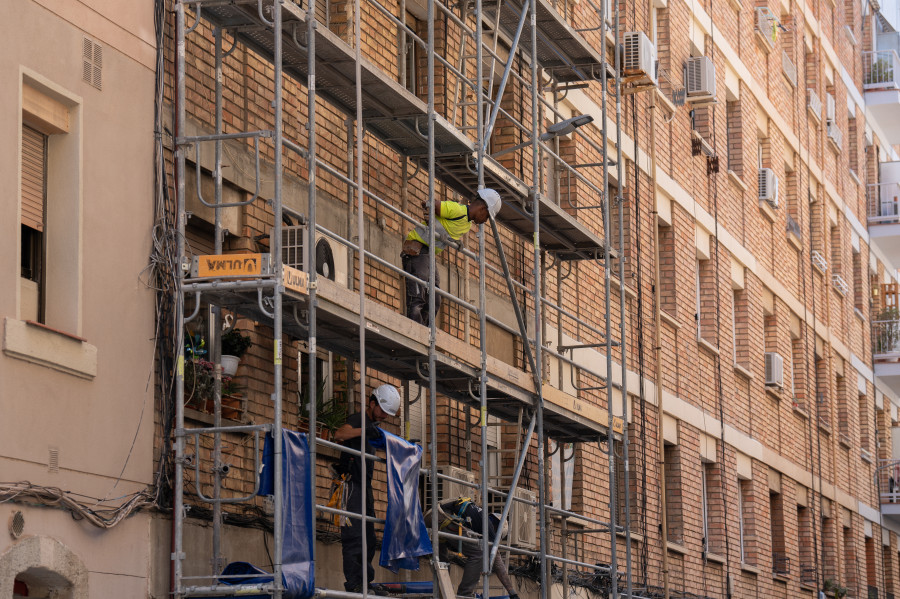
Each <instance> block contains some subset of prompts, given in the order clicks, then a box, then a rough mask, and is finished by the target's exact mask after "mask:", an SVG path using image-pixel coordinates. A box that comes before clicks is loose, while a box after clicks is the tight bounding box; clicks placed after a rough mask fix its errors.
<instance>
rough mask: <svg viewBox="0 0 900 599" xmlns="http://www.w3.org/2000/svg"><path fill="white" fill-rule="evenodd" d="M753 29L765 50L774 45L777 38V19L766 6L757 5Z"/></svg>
mask: <svg viewBox="0 0 900 599" xmlns="http://www.w3.org/2000/svg"><path fill="white" fill-rule="evenodd" d="M755 29H756V34H757V35H758V36H759V39H760V40H762V42H763V44H764V47H765V48H766V50H771V49H772V48H774V47H775V41H776V40H777V39H778V19H776V18H775V15H774V14H773V13H772V11H771V10H769V8H768V7H766V6H758V7H757V8H756V27H755Z"/></svg>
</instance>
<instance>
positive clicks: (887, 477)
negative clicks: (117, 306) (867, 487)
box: [875, 460, 900, 505]
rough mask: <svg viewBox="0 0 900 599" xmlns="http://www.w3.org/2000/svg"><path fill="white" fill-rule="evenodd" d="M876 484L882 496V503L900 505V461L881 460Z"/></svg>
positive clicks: (876, 474)
mask: <svg viewBox="0 0 900 599" xmlns="http://www.w3.org/2000/svg"><path fill="white" fill-rule="evenodd" d="M875 482H876V484H877V485H878V493H879V494H880V495H881V503H896V504H898V505H900V460H879V461H878V468H877V469H876V470H875Z"/></svg>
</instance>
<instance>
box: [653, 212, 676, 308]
mask: <svg viewBox="0 0 900 599" xmlns="http://www.w3.org/2000/svg"><path fill="white" fill-rule="evenodd" d="M657 236H658V239H659V286H660V302H661V304H662V305H661V306H660V307H661V308H662V309H663V311H664V312H666V313H667V314H669V315H670V316H677V315H678V302H677V286H676V284H675V283H676V280H677V277H676V268H675V228H674V227H671V226H667V225H664V224H662V223H658V224H657Z"/></svg>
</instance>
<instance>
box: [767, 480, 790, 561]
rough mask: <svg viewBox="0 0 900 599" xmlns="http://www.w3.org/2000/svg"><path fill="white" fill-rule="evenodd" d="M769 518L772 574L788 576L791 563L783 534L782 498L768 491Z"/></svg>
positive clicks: (778, 494) (776, 493)
mask: <svg viewBox="0 0 900 599" xmlns="http://www.w3.org/2000/svg"><path fill="white" fill-rule="evenodd" d="M769 517H770V521H771V526H772V572H773V573H774V574H783V575H787V574H790V573H791V562H790V559H789V558H788V554H787V548H786V546H785V534H784V496H783V495H782V494H781V493H778V492H777V491H769Z"/></svg>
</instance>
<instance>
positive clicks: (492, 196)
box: [478, 187, 503, 218]
mask: <svg viewBox="0 0 900 599" xmlns="http://www.w3.org/2000/svg"><path fill="white" fill-rule="evenodd" d="M478 197H480V198H481V199H482V200H484V203H485V204H487V209H488V212H490V213H491V218H497V213H498V212H500V206H501V205H502V204H503V202H502V201H501V200H500V194H499V193H497V191H496V190H493V189H489V188H487V187H485V188H483V189H479V190H478Z"/></svg>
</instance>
